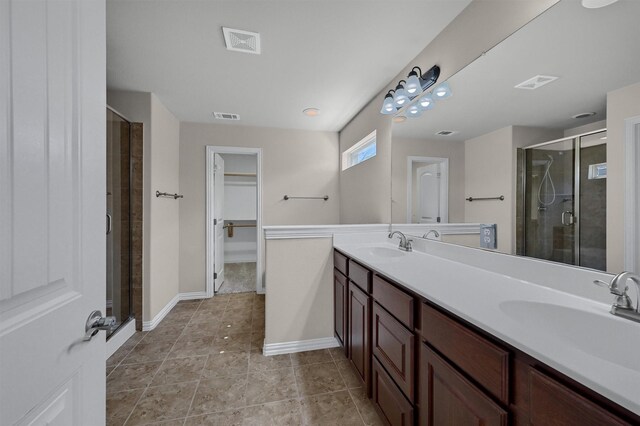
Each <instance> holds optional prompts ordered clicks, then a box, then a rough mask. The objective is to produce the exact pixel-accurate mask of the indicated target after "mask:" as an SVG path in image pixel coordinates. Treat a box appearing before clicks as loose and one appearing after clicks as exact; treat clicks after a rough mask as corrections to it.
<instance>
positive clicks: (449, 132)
mask: <svg viewBox="0 0 640 426" xmlns="http://www.w3.org/2000/svg"><path fill="white" fill-rule="evenodd" d="M454 133H455V131H453V130H440V131H439V132H436V135H438V136H451V135H452V134H454Z"/></svg>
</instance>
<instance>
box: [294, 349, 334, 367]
mask: <svg viewBox="0 0 640 426" xmlns="http://www.w3.org/2000/svg"><path fill="white" fill-rule="evenodd" d="M332 361H333V358H332V357H331V355H330V354H329V351H328V350H326V349H321V350H318V351H306V352H298V353H293V354H291V363H292V364H293V365H294V366H295V365H308V364H320V363H323V362H332Z"/></svg>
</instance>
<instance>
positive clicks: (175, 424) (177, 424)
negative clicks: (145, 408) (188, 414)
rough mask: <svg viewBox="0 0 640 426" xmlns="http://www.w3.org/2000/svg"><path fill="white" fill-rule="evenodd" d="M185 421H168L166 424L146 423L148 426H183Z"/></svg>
mask: <svg viewBox="0 0 640 426" xmlns="http://www.w3.org/2000/svg"><path fill="white" fill-rule="evenodd" d="M184 420H185V419H175V420H167V421H164V422H154V423H145V425H146V426H182V425H183V424H184Z"/></svg>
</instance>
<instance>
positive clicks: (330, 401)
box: [300, 391, 362, 426]
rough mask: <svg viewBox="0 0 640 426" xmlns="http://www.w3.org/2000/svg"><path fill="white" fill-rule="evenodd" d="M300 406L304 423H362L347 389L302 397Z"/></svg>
mask: <svg viewBox="0 0 640 426" xmlns="http://www.w3.org/2000/svg"><path fill="white" fill-rule="evenodd" d="M300 406H301V410H302V416H303V424H305V425H314V426H316V425H317V426H324V425H340V426H351V425H362V419H360V415H359V414H358V410H357V409H356V406H355V404H354V403H353V400H352V399H351V396H350V395H349V392H347V391H342V392H335V393H329V394H324V395H316V396H312V397H307V398H302V399H301V400H300Z"/></svg>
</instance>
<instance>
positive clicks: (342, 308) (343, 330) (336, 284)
mask: <svg viewBox="0 0 640 426" xmlns="http://www.w3.org/2000/svg"><path fill="white" fill-rule="evenodd" d="M333 331H334V334H335V336H336V337H337V338H338V340H339V341H340V344H341V345H342V346H343V347H344V348H345V355H347V356H348V353H347V352H346V348H347V345H346V342H347V340H346V336H347V277H345V276H344V275H342V274H341V273H340V272H338V271H337V270H334V271H333Z"/></svg>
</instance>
